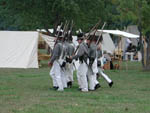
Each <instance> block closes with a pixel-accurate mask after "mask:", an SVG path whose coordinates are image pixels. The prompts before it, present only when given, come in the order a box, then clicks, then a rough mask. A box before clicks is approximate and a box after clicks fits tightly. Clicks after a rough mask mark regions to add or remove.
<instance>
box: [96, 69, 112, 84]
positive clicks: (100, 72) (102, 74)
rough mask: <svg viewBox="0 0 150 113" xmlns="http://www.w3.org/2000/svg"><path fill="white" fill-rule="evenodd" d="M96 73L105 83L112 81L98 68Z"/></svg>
mask: <svg viewBox="0 0 150 113" xmlns="http://www.w3.org/2000/svg"><path fill="white" fill-rule="evenodd" d="M98 73H99V74H100V75H101V76H102V77H103V78H104V79H105V80H106V81H107V83H111V82H112V80H111V79H110V78H109V77H108V76H107V75H106V74H105V73H104V72H103V71H102V69H101V68H98Z"/></svg>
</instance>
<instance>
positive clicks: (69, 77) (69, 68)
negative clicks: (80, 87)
mask: <svg viewBox="0 0 150 113" xmlns="http://www.w3.org/2000/svg"><path fill="white" fill-rule="evenodd" d="M65 69H66V70H65V75H66V79H67V82H70V81H71V82H73V71H74V68H73V64H72V63H71V64H70V63H67V64H66V68H65Z"/></svg>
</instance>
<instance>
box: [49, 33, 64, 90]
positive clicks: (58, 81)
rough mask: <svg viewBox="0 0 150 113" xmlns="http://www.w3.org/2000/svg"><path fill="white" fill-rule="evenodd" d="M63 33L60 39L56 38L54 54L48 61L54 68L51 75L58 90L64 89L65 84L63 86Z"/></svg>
mask: <svg viewBox="0 0 150 113" xmlns="http://www.w3.org/2000/svg"><path fill="white" fill-rule="evenodd" d="M61 34H62V33H60V35H59V36H58V39H57V40H56V41H57V42H56V45H55V46H54V49H53V52H52V56H51V59H50V61H49V62H48V65H49V66H50V67H51V66H52V69H51V71H50V75H51V77H52V81H53V86H54V88H56V89H57V91H63V90H64V86H63V82H62V71H63V70H62V67H63V65H64V64H63V59H62V56H63V45H62V41H61V40H62V38H63V37H62V36H61Z"/></svg>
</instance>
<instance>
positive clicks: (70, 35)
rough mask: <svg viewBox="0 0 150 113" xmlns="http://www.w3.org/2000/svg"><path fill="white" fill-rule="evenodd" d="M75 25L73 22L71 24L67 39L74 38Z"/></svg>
mask: <svg viewBox="0 0 150 113" xmlns="http://www.w3.org/2000/svg"><path fill="white" fill-rule="evenodd" d="M73 26H74V23H73V20H72V22H71V26H70V30H68V34H67V38H68V39H69V38H71V37H72V29H73Z"/></svg>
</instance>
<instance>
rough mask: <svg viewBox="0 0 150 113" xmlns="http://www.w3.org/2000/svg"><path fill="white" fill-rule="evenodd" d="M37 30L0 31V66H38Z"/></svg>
mask: <svg viewBox="0 0 150 113" xmlns="http://www.w3.org/2000/svg"><path fill="white" fill-rule="evenodd" d="M38 37H39V34H38V32H29V31H28V32H24V31H0V68H38V56H37V48H38V46H37V45H38Z"/></svg>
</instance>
